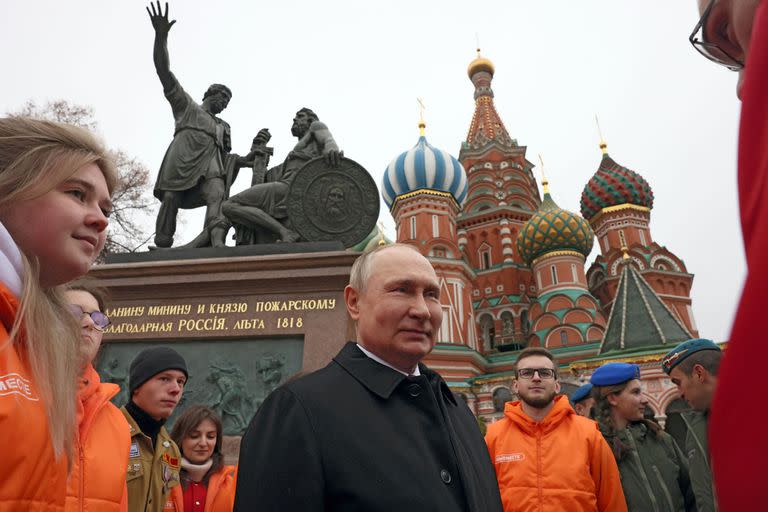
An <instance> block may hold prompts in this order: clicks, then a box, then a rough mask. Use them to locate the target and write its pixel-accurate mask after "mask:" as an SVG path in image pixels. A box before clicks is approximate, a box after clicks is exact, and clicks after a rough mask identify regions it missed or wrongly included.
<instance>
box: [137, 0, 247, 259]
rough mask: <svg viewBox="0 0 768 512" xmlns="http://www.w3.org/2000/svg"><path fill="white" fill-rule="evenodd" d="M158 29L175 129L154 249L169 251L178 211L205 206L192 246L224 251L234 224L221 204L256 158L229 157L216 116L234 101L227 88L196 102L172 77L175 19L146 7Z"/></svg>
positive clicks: (162, 178) (158, 190)
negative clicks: (171, 34)
mask: <svg viewBox="0 0 768 512" xmlns="http://www.w3.org/2000/svg"><path fill="white" fill-rule="evenodd" d="M147 12H148V13H149V19H150V20H151V21H152V27H153V28H154V29H155V46H154V61H155V69H156V70H157V76H158V77H159V78H160V83H162V84H163V92H164V94H165V97H166V99H167V100H168V102H169V103H170V104H171V109H172V111H173V118H174V120H175V131H174V136H173V140H172V141H171V144H170V145H169V146H168V149H167V151H166V152H165V157H164V158H163V163H162V164H161V166H160V172H159V173H158V176H157V182H156V183H155V189H154V194H155V197H157V198H158V199H159V200H160V201H161V205H160V211H159V212H158V215H157V225H156V229H155V245H156V246H157V247H163V248H165V247H170V246H171V245H173V235H174V233H175V231H176V216H177V214H178V211H179V208H184V209H192V208H197V207H200V206H205V207H206V211H205V227H204V229H203V232H202V233H200V235H198V236H197V237H196V238H195V240H193V241H192V242H190V243H189V244H187V247H204V246H208V245H211V246H214V247H220V246H223V245H224V238H225V236H226V233H227V230H228V229H229V225H228V223H227V220H226V219H225V218H224V217H223V216H222V214H221V204H222V201H224V200H225V199H226V198H227V195H228V191H229V187H230V186H231V184H232V182H233V181H234V179H235V177H236V175H237V171H238V170H239V169H240V168H241V167H245V166H247V165H249V158H251V157H252V155H248V156H246V157H241V156H239V155H236V154H233V153H230V151H231V149H232V147H231V135H230V128H229V124H227V123H226V122H225V121H224V120H222V119H220V118H219V117H217V114H219V113H221V112H222V111H223V110H224V109H225V108H227V105H228V104H229V100H230V99H231V98H232V91H231V90H230V89H229V87H227V86H226V85H222V84H213V85H211V86H210V87H209V88H208V90H207V91H206V92H205V94H204V95H203V102H202V103H201V104H199V105H198V104H197V103H196V102H195V101H194V100H193V99H192V98H191V97H190V96H189V94H187V93H186V92H185V91H184V89H183V88H182V87H181V84H179V82H178V80H177V79H176V77H175V76H174V75H173V73H171V69H170V60H169V57H168V32H169V31H170V29H171V27H172V26H173V24H174V23H176V20H170V21H169V19H168V4H167V3H166V4H165V13H162V12H161V8H160V2H159V0H158V2H157V7H155V5H154V4H150V6H149V7H147Z"/></svg>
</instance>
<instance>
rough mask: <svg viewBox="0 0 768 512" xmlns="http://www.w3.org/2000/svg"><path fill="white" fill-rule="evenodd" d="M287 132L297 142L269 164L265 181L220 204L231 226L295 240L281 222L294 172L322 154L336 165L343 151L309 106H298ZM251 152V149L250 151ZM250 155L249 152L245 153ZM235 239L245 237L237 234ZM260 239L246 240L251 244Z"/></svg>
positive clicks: (290, 231)
mask: <svg viewBox="0 0 768 512" xmlns="http://www.w3.org/2000/svg"><path fill="white" fill-rule="evenodd" d="M291 133H292V134H293V135H294V136H296V137H298V139H299V142H297V143H296V146H295V147H294V148H293V151H291V152H290V153H288V156H287V157H286V159H285V162H283V163H282V164H281V165H279V166H277V167H273V168H272V169H270V170H269V172H268V173H267V176H266V182H265V183H260V184H255V185H253V186H252V187H251V188H249V189H247V190H244V191H243V192H240V193H239V194H236V195H234V196H232V197H230V198H229V199H227V200H226V201H224V203H223V205H222V208H221V210H222V213H223V214H224V215H225V216H226V217H227V218H228V219H229V220H230V221H231V222H232V224H235V225H241V226H250V227H256V228H257V230H260V231H262V232H264V231H266V232H268V233H269V234H272V235H273V236H277V239H278V240H279V241H282V242H295V241H297V240H298V239H299V238H300V237H299V234H298V233H296V232H295V231H293V230H292V229H290V228H289V227H288V226H286V225H285V221H286V219H287V217H288V215H287V208H286V204H285V203H286V197H287V196H288V191H289V189H290V187H291V183H292V182H293V180H294V178H295V177H296V174H297V172H298V171H299V170H300V169H301V168H302V167H303V166H304V164H306V163H307V162H308V161H310V160H312V159H313V158H316V157H319V156H323V157H325V161H326V163H327V165H328V166H330V167H338V165H339V163H340V161H341V158H342V157H343V155H344V153H343V152H342V151H339V147H338V146H337V144H336V141H334V140H333V136H332V135H331V132H330V130H329V129H328V127H327V126H326V125H325V124H324V123H322V122H321V121H320V120H319V119H318V117H317V114H315V113H314V112H313V111H312V110H311V109H308V108H302V109H301V110H299V111H298V112H296V117H294V118H293V126H292V127H291ZM252 153H253V151H252ZM249 156H252V155H249ZM237 238H238V242H240V241H241V240H245V239H246V238H247V237H243V236H242V235H241V234H240V233H238V235H237ZM255 241H256V242H258V241H262V240H246V241H244V243H253V242H255Z"/></svg>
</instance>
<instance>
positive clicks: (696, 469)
mask: <svg viewBox="0 0 768 512" xmlns="http://www.w3.org/2000/svg"><path fill="white" fill-rule="evenodd" d="M682 417H683V421H685V426H686V427H687V428H688V432H687V433H686V435H685V454H686V455H687V456H688V466H689V467H690V468H691V484H692V486H693V494H694V495H695V496H696V506H697V507H698V509H699V512H715V511H716V510H717V504H716V503H715V496H714V491H713V490H712V489H713V488H714V483H713V482H712V470H711V469H710V467H709V446H708V444H707V420H708V417H707V415H706V414H704V413H701V412H693V413H686V414H683V415H682Z"/></svg>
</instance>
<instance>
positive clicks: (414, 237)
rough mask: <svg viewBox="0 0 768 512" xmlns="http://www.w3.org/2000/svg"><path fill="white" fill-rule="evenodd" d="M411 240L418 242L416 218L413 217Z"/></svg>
mask: <svg viewBox="0 0 768 512" xmlns="http://www.w3.org/2000/svg"><path fill="white" fill-rule="evenodd" d="M411 239H412V240H416V216H415V215H414V216H413V217H411Z"/></svg>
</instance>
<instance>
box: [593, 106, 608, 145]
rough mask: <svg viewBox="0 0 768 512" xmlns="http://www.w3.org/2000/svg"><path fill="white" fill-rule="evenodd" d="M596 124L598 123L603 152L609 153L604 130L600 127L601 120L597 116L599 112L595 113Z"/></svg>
mask: <svg viewBox="0 0 768 512" xmlns="http://www.w3.org/2000/svg"><path fill="white" fill-rule="evenodd" d="M595 124H597V133H598V134H599V135H600V149H602V150H603V154H604V155H607V154H608V144H606V143H605V139H603V131H602V130H601V129H600V120H599V119H598V118H597V114H595Z"/></svg>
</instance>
